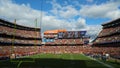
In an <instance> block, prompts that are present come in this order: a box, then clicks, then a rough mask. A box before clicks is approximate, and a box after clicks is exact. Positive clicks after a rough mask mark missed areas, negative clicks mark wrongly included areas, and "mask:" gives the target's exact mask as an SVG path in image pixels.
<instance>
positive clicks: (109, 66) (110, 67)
mask: <svg viewBox="0 0 120 68" xmlns="http://www.w3.org/2000/svg"><path fill="white" fill-rule="evenodd" d="M83 55H84V54H83ZM84 56H85V55H84ZM86 57H88V56H86ZM88 58H90V59H92V60H94V61H96V62H98V63H100V64H102V65H104V66H106V67H108V68H114V67H113V66H111V65H108V64H106V63H103V62H101V61H99V60H97V59H94V58H91V57H88Z"/></svg>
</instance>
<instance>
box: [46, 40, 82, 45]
mask: <svg viewBox="0 0 120 68" xmlns="http://www.w3.org/2000/svg"><path fill="white" fill-rule="evenodd" d="M69 44H74V45H79V44H80V45H81V44H82V45H83V44H84V42H83V39H55V40H54V42H46V45H69Z"/></svg>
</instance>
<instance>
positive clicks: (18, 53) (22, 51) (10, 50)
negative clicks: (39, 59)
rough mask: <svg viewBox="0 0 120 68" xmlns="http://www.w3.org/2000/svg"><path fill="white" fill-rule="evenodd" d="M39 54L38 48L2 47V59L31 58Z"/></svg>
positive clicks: (0, 56) (0, 50)
mask: <svg viewBox="0 0 120 68" xmlns="http://www.w3.org/2000/svg"><path fill="white" fill-rule="evenodd" d="M37 53H38V46H12V45H11V46H0V58H5V57H7V58H10V57H11V56H12V54H14V58H19V57H22V56H30V55H34V54H37Z"/></svg>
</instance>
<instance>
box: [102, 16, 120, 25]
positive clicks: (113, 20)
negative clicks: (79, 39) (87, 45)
mask: <svg viewBox="0 0 120 68" xmlns="http://www.w3.org/2000/svg"><path fill="white" fill-rule="evenodd" d="M118 20H120V18H118V19H114V20H112V21H109V22H106V23H103V24H102V26H104V25H108V24H111V23H113V22H115V21H118Z"/></svg>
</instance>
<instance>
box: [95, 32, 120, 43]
mask: <svg viewBox="0 0 120 68" xmlns="http://www.w3.org/2000/svg"><path fill="white" fill-rule="evenodd" d="M111 42H120V35H119V34H118V35H114V36H107V37H100V38H97V39H96V40H95V42H94V43H111Z"/></svg>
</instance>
